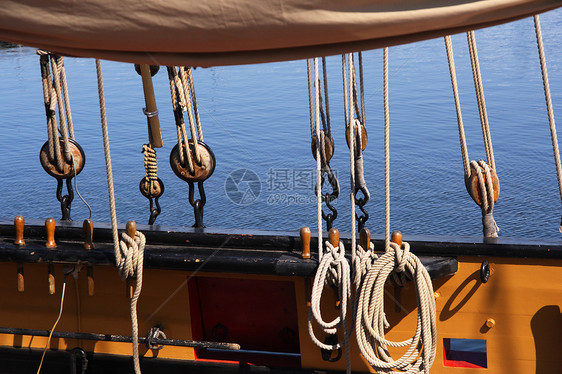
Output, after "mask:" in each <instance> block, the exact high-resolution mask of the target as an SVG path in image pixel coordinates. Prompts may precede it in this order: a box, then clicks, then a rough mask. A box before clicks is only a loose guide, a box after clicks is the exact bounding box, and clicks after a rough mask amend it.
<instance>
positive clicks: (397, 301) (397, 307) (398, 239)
mask: <svg viewBox="0 0 562 374" xmlns="http://www.w3.org/2000/svg"><path fill="white" fill-rule="evenodd" d="M390 241H391V242H393V243H396V244H398V246H399V247H402V233H401V232H400V231H393V232H392V235H390ZM401 291H402V287H400V286H398V285H396V284H395V285H394V311H395V312H396V313H399V312H400V311H401V310H402V308H401V301H402V292H401Z"/></svg>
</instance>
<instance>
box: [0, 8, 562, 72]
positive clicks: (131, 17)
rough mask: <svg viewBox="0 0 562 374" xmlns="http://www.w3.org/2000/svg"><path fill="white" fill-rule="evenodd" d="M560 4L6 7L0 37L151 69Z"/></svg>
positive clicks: (280, 56)
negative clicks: (136, 64)
mask: <svg viewBox="0 0 562 374" xmlns="http://www.w3.org/2000/svg"><path fill="white" fill-rule="evenodd" d="M561 5H562V1H561V0H480V1H474V0H473V1H470V0H402V1H400V0H166V1H163V0H118V1H115V0H80V1H73V0H48V1H45V0H4V1H2V2H1V7H0V40H5V41H9V42H14V43H19V44H23V45H27V46H33V47H38V48H42V49H46V50H49V51H52V52H57V53H60V54H63V55H71V56H82V57H97V58H103V59H108V60H116V61H126V62H138V63H150V64H156V65H191V66H216V65H234V64H248V63H257V62H269V61H281V60H293V59H300V58H306V57H312V56H324V55H333V54H338V53H342V52H350V51H357V50H365V49H374V48H380V47H384V46H391V45H397V44H403V43H408V42H412V41H418V40H424V39H430V38H434V37H438V36H443V35H447V34H454V33H458V32H462V31H467V30H470V29H477V28H482V27H487V26H492V25H495V24H499V23H503V22H509V21H512V20H515V19H519V18H522V17H525V16H530V15H533V14H536V13H540V12H543V11H546V10H550V9H553V8H556V7H559V6H561Z"/></svg>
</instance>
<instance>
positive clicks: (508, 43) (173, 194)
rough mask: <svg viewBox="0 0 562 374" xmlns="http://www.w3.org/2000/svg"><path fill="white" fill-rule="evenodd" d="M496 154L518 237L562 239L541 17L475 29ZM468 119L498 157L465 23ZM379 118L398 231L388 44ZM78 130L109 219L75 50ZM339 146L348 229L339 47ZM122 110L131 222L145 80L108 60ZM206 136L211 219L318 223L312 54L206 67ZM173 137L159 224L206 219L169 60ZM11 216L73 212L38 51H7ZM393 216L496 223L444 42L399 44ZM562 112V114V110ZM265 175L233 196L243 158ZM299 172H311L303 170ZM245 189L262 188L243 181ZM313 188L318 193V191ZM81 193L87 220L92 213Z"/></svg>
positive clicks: (509, 227)
mask: <svg viewBox="0 0 562 374" xmlns="http://www.w3.org/2000/svg"><path fill="white" fill-rule="evenodd" d="M541 19H542V28H543V34H544V42H545V48H546V53H547V57H548V61H549V64H548V69H549V74H550V84H551V89H552V99H553V103H554V107H555V110H556V109H558V113H560V111H562V49H560V48H559V46H560V43H561V42H562V11H561V10H557V11H553V12H550V13H547V14H544V15H543V16H541ZM476 38H477V42H478V48H479V50H478V51H479V56H480V64H481V70H482V75H483V83H484V90H485V95H486V100H487V109H488V115H489V120H490V124H491V129H492V130H491V131H492V139H493V144H494V150H495V155H496V164H497V169H498V174H499V178H500V183H501V194H500V200H499V202H498V203H497V205H496V207H495V210H494V213H495V218H496V221H497V223H498V225H499V226H500V228H501V232H500V235H501V236H505V237H529V238H539V237H547V238H551V239H558V238H560V235H561V234H560V233H559V232H558V225H559V222H560V214H561V208H560V196H559V193H558V188H557V182H556V173H555V168H554V163H553V157H552V147H551V143H550V135H549V129H548V120H547V116H546V110H545V103H544V94H543V89H542V81H541V75H540V69H539V61H538V55H537V48H536V41H535V36H534V29H533V22H532V19H525V20H522V21H518V22H515V23H511V24H508V25H503V26H499V27H495V28H490V29H487V30H481V31H477V32H476ZM453 43H454V50H455V61H456V63H457V66H456V68H457V75H458V78H459V85H460V95H461V104H462V109H463V118H464V123H465V131H466V135H467V140H468V144H469V155H470V157H471V159H479V158H485V153H484V148H483V145H482V143H483V142H482V136H481V130H480V123H479V117H478V109H477V106H476V101H475V95H474V86H473V83H472V75H471V71H470V61H469V56H468V50H467V46H466V37H465V35H455V36H454V37H453ZM364 64H365V72H366V75H365V79H366V108H367V115H366V117H367V130H368V133H369V143H368V145H367V149H366V151H365V153H364V159H365V178H366V180H367V183H368V187H369V189H370V191H371V194H372V200H371V201H370V202H369V204H368V205H367V206H366V208H367V210H368V211H369V213H370V215H371V218H370V219H369V221H368V223H367V227H369V228H370V229H371V231H372V232H375V233H382V232H383V230H384V205H383V202H384V190H383V188H384V177H383V176H384V170H383V168H384V159H383V147H382V146H383V144H382V136H383V111H382V51H380V50H376V51H370V52H367V53H365V55H364ZM65 65H66V68H67V75H68V80H69V90H70V95H71V106H72V110H73V111H72V113H73V119H74V124H75V132H76V139H77V141H78V142H79V143H80V144H81V145H82V147H83V148H84V150H85V152H86V155H87V162H86V166H85V169H84V171H83V172H82V173H81V174H80V175H79V176H78V188H79V190H80V192H81V193H82V195H83V196H84V198H85V199H86V200H87V201H88V202H89V203H90V205H91V206H92V209H93V219H94V220H95V221H105V222H108V221H109V209H108V203H107V185H106V177H105V164H104V158H103V145H102V140H101V129H100V119H99V107H98V98H97V83H96V76H95V64H94V61H93V60H91V59H81V58H78V59H75V58H67V59H66V60H65ZM328 65H329V85H330V106H331V117H332V124H333V125H332V127H333V130H332V131H333V132H334V134H335V143H336V152H335V155H334V158H333V160H332V167H333V168H334V169H336V170H337V173H338V176H339V180H340V184H341V187H342V191H341V195H340V196H341V197H340V199H338V201H337V203H336V206H337V208H338V211H339V213H340V215H339V217H338V219H337V220H336V223H335V226H336V227H338V228H340V230H342V231H349V227H350V224H349V218H350V213H349V209H350V208H349V202H348V199H347V196H349V151H348V148H347V146H346V145H345V142H344V121H343V99H342V87H341V58H340V57H331V58H329V59H328ZM103 68H104V79H105V88H106V102H107V114H108V119H109V133H110V140H111V150H112V157H113V170H114V175H115V188H116V194H117V216H118V220H119V221H120V222H125V221H127V220H130V219H134V220H136V221H138V222H142V223H146V221H147V220H148V201H147V200H146V199H145V198H144V197H142V196H141V194H140V193H139V191H138V183H139V181H140V179H141V178H142V177H143V176H144V167H143V156H142V153H141V147H142V144H143V143H146V142H147V131H146V119H145V117H144V115H143V114H142V107H143V106H144V99H143V96H142V86H141V79H140V77H139V76H138V75H137V74H136V73H135V72H134V70H133V68H132V66H131V65H130V64H123V63H116V62H107V61H104V62H103ZM194 74H195V84H196V92H197V99H198V103H199V108H200V112H201V118H202V122H203V130H204V135H205V141H206V142H207V144H209V145H210V146H211V147H212V149H213V151H214V153H215V155H216V158H217V167H216V170H215V173H214V174H213V176H212V177H211V178H210V179H209V180H208V181H207V182H206V183H205V187H206V192H207V205H206V207H205V223H206V224H207V226H208V227H217V228H247V229H254V228H259V229H275V230H277V229H280V230H294V231H296V230H298V229H299V228H300V227H301V226H303V225H309V226H311V227H313V228H314V227H315V222H316V207H315V203H314V201H315V198H314V193H313V191H312V188H313V180H312V179H311V178H312V177H311V175H312V174H313V171H314V169H315V161H314V159H313V158H312V155H311V152H310V134H309V132H310V129H309V117H308V116H309V115H308V96H307V95H308V93H307V83H306V62H305V61H293V62H283V63H272V64H262V65H251V66H234V67H218V68H209V69H202V68H199V69H196V70H195V72H194ZM154 85H155V89H156V97H157V103H158V108H159V110H160V122H161V126H162V132H163V137H164V147H163V148H162V149H159V150H158V156H159V177H160V178H161V179H162V180H163V181H164V183H165V188H166V191H165V194H164V196H163V197H162V198H161V205H162V214H161V215H160V216H159V218H158V220H157V221H156V222H157V223H158V224H163V225H175V226H191V225H192V224H193V221H194V220H193V210H192V208H191V206H190V205H189V204H188V201H187V191H188V189H187V185H186V183H185V182H183V181H181V180H180V179H178V178H177V177H176V176H175V175H174V174H173V172H172V171H171V169H170V167H169V163H168V157H169V152H170V150H171V149H172V147H173V146H174V145H175V142H176V132H175V124H174V120H173V114H172V108H171V103H170V92H169V85H168V80H167V74H166V72H165V71H161V72H160V73H158V74H157V75H156V76H155V77H154ZM0 103H1V105H0V118H1V119H2V123H1V125H0V126H1V128H2V140H1V144H2V147H3V148H2V161H1V163H0V171H1V175H2V180H3V183H2V197H1V198H0V212H1V214H0V215H1V216H2V217H7V218H10V217H13V216H15V215H17V214H22V215H24V216H25V217H26V218H40V219H44V218H46V217H48V216H54V217H57V218H58V217H59V216H60V208H59V203H58V201H57V200H56V197H55V188H56V182H55V180H54V179H53V178H52V177H50V176H48V175H47V174H46V173H45V172H44V171H43V169H42V168H41V166H40V164H39V160H38V153H39V149H40V147H41V146H42V144H43V143H44V142H45V141H46V139H47V131H46V120H45V114H44V109H43V97H42V88H41V80H40V71H39V59H38V56H37V55H36V54H35V51H34V50H33V49H31V48H23V47H12V48H4V49H0ZM390 118H391V191H392V192H391V195H392V198H391V211H392V218H391V219H392V228H393V229H400V230H402V231H403V232H404V233H405V235H408V234H425V235H473V236H478V235H480V233H481V221H480V210H479V208H478V207H477V206H476V205H475V204H474V203H473V202H472V200H471V199H470V197H469V196H468V194H467V193H466V190H465V188H464V182H463V171H462V161H461V156H460V148H459V141H458V132H457V121H456V114H455V108H454V103H453V98H452V92H451V83H450V78H449V73H448V65H447V58H446V54H445V47H444V43H443V39H442V38H440V39H436V40H430V41H425V42H421V43H415V44H408V45H404V46H399V47H393V48H390ZM557 118H560V116H558V117H557ZM559 122H560V119H559ZM244 168H245V169H250V170H252V171H254V172H255V173H256V174H257V175H258V176H259V178H260V180H261V190H260V194H259V197H258V198H257V199H256V200H255V201H253V202H252V203H249V204H245V205H239V204H235V203H234V202H232V201H231V200H230V199H229V197H228V196H227V194H226V193H225V181H226V180H227V177H228V175H229V174H230V173H232V172H233V171H235V170H238V169H244ZM295 173H298V174H297V175H299V176H301V177H302V178H300V179H298V180H296V181H295V180H294V179H293V177H294V175H295ZM239 188H240V189H241V190H244V189H246V188H247V185H244V184H241V185H240V186H239ZM311 201H313V202H312V203H311ZM87 215H88V211H87V209H86V207H85V206H84V204H82V202H80V200H79V199H78V197H76V199H75V200H74V203H73V209H72V217H73V218H74V219H75V220H82V219H84V218H87Z"/></svg>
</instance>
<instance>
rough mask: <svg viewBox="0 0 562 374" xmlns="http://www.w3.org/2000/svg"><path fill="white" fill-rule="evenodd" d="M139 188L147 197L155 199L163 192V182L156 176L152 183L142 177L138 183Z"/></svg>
mask: <svg viewBox="0 0 562 374" xmlns="http://www.w3.org/2000/svg"><path fill="white" fill-rule="evenodd" d="M151 185H152V187H151ZM139 190H140V192H141V194H142V195H143V196H144V197H146V198H147V199H150V198H153V199H157V198H159V197H160V196H162V194H163V193H164V182H162V180H161V179H160V178H157V179H156V180H155V181H154V183H150V180H148V178H147V177H144V178H142V179H141V181H140V183H139Z"/></svg>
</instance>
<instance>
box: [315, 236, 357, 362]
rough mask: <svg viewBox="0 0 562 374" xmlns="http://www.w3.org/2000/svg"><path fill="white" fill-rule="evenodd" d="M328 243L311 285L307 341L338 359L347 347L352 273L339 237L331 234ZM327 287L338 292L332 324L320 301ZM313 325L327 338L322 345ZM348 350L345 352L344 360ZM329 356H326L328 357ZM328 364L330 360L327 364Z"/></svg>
mask: <svg viewBox="0 0 562 374" xmlns="http://www.w3.org/2000/svg"><path fill="white" fill-rule="evenodd" d="M329 235H330V240H329V241H326V243H325V248H326V249H325V251H324V254H323V256H322V259H321V260H320V264H319V265H318V269H317V270H316V275H315V276H314V281H313V285H312V293H311V299H310V312H309V315H308V333H309V335H310V338H311V339H312V341H313V342H314V344H316V346H318V347H319V348H320V349H323V350H325V351H328V352H332V351H338V356H337V358H339V357H340V356H341V349H342V347H344V346H349V337H350V329H349V326H348V325H347V315H348V313H349V310H350V308H352V305H351V282H350V279H351V278H350V277H351V273H350V271H351V269H350V266H349V262H348V260H347V259H346V257H345V247H344V245H343V243H342V242H341V241H339V233H338V231H337V230H336V229H334V228H332V229H331V230H330V233H329ZM326 286H328V287H329V288H332V289H334V290H335V291H336V292H337V298H338V300H337V302H339V305H338V308H339V311H340V313H339V315H338V316H337V317H335V318H334V319H333V320H332V321H325V320H324V319H323V316H322V312H321V301H322V294H323V291H324V289H325V288H326ZM313 321H316V323H317V324H318V325H319V327H320V329H321V331H322V332H324V333H325V334H326V335H327V336H326V338H325V341H321V340H320V339H319V338H318V337H317V336H316V333H315V332H314V326H313ZM339 331H342V332H343V336H344V339H343V342H342V341H338V338H337V334H338V332H339ZM348 355H349V349H346V356H348ZM330 356H331V355H328V357H330ZM330 361H331V360H330Z"/></svg>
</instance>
